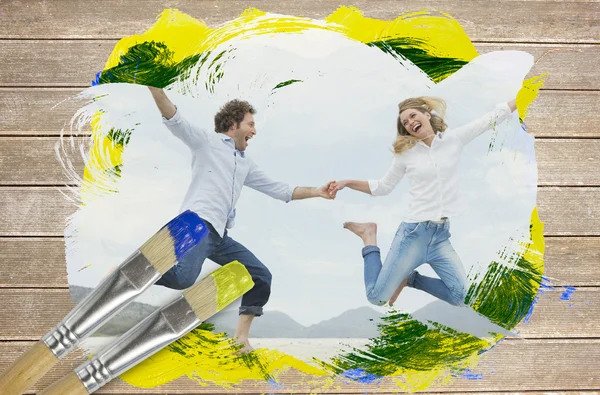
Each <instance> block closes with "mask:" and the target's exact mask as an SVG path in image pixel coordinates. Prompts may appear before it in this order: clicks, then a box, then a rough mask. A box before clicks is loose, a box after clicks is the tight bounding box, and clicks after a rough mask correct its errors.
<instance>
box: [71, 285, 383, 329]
mask: <svg viewBox="0 0 600 395" xmlns="http://www.w3.org/2000/svg"><path fill="white" fill-rule="evenodd" d="M69 289H70V291H71V299H72V300H73V302H75V303H79V302H80V301H81V300H82V299H83V298H84V297H85V296H87V295H88V294H89V293H90V292H91V291H92V288H87V287H79V286H76V285H71V286H69ZM156 309H157V307H155V306H152V305H148V304H144V303H138V302H133V303H132V304H130V305H128V306H127V307H126V308H125V309H123V311H121V312H119V313H118V314H117V315H116V316H115V317H113V318H112V319H111V320H110V321H108V322H107V323H106V324H104V325H103V326H102V327H100V329H98V331H96V332H95V333H94V336H120V335H122V334H123V333H125V332H127V331H128V330H129V329H131V328H133V327H134V326H135V325H136V324H138V323H139V322H140V321H142V320H143V319H144V318H146V317H148V316H149V315H150V314H151V313H152V312H154V311H155V310H156ZM381 317H383V314H381V313H379V312H378V311H376V310H374V309H372V308H370V307H359V308H356V309H352V310H347V311H345V312H343V313H342V314H340V315H339V316H337V317H333V318H330V319H328V320H325V321H321V322H319V323H318V324H314V325H311V326H309V327H305V326H303V325H301V324H300V323H298V322H296V321H295V320H294V319H293V318H291V317H290V316H288V315H287V314H285V313H283V312H281V311H266V312H265V314H264V315H262V316H261V317H258V318H256V319H255V320H254V322H253V323H252V329H251V330H250V336H251V337H253V338H371V337H376V336H378V331H377V323H378V322H379V321H380V319H381ZM207 322H210V323H212V324H213V325H215V331H217V332H225V333H227V334H228V335H230V336H233V335H234V334H235V328H236V326H237V322H238V311H237V309H227V310H225V311H221V312H220V313H218V314H216V315H214V316H213V317H211V318H210V319H208V320H207Z"/></svg>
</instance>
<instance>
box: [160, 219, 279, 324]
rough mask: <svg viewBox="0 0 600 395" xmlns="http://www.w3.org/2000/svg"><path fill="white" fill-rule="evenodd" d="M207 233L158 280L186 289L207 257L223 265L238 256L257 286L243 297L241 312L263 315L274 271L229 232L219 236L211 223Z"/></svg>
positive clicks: (166, 284)
mask: <svg viewBox="0 0 600 395" xmlns="http://www.w3.org/2000/svg"><path fill="white" fill-rule="evenodd" d="M205 222H206V225H207V227H208V229H209V233H208V235H207V236H206V237H205V238H204V240H202V241H201V242H200V243H198V245H196V246H195V247H193V248H192V249H191V250H190V251H189V252H188V253H187V254H186V255H185V256H184V257H183V259H182V260H181V261H180V262H179V263H178V264H177V265H175V266H173V267H172V268H171V269H170V270H169V271H167V272H166V273H165V274H163V276H162V277H161V278H160V280H158V281H157V282H156V285H162V286H165V287H167V288H172V289H186V288H189V287H191V286H192V285H194V283H195V282H196V279H197V278H198V276H199V275H200V271H201V270H202V264H203V263H204V260H205V259H206V258H208V259H210V260H211V261H213V262H215V263H217V264H219V265H221V266H223V265H226V264H228V263H229V262H232V261H235V260H237V261H238V262H240V263H241V264H242V265H244V266H245V267H246V269H248V272H249V273H250V275H251V276H252V280H253V281H254V287H253V288H252V289H251V290H250V291H248V292H246V293H245V294H244V296H243V297H242V305H241V307H240V311H239V313H240V314H246V315H255V316H261V315H262V314H263V306H264V305H265V304H266V303H267V301H268V300H269V296H270V295H271V272H269V269H267V267H266V266H265V265H264V264H263V263H262V262H261V261H259V260H258V258H256V257H255V256H254V254H253V253H251V252H250V251H249V250H248V249H247V248H246V247H244V246H243V245H241V244H240V243H238V242H237V241H235V240H233V239H232V238H231V237H229V236H228V235H227V231H225V234H224V235H223V237H221V236H219V234H218V233H217V231H216V230H215V229H214V227H213V226H212V225H211V224H210V223H208V222H207V221H205Z"/></svg>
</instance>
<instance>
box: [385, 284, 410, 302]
mask: <svg viewBox="0 0 600 395" xmlns="http://www.w3.org/2000/svg"><path fill="white" fill-rule="evenodd" d="M407 285H408V277H406V278H405V279H404V280H402V282H401V283H400V285H399V286H398V288H396V291H394V294H393V295H392V297H391V298H390V301H389V304H390V306H393V305H394V303H396V299H398V296H400V292H402V290H403V289H404V287H406V286H407Z"/></svg>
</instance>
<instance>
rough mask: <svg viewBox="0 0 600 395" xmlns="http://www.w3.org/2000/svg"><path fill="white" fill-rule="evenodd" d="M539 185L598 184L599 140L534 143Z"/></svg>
mask: <svg viewBox="0 0 600 395" xmlns="http://www.w3.org/2000/svg"><path fill="white" fill-rule="evenodd" d="M535 152H536V160H537V165H538V185H540V186H542V185H588V186H592V185H593V186H598V185H600V140H538V141H536V142H535Z"/></svg>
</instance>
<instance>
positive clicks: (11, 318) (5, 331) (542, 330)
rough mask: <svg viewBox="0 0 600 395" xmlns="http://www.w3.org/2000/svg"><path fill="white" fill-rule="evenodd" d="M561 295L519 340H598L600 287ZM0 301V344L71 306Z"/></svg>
mask: <svg viewBox="0 0 600 395" xmlns="http://www.w3.org/2000/svg"><path fill="white" fill-rule="evenodd" d="M13 264H14V263H13ZM563 292H564V289H563V288H562V287H557V288H555V289H550V290H546V291H545V292H543V293H541V294H539V295H538V297H539V302H538V303H536V305H535V309H534V311H533V315H532V316H531V317H530V320H529V322H527V323H522V324H521V325H520V326H519V327H518V329H517V332H518V334H519V337H520V338H522V339H533V338H571V337H573V338H581V337H600V325H599V324H600V318H599V317H600V288H596V287H589V288H588V287H586V288H579V289H577V290H576V291H574V292H573V293H572V294H571V296H570V298H569V300H561V295H562V294H563ZM0 300H2V301H3V306H4V307H3V309H2V310H1V311H0V340H2V341H6V340H36V339H38V338H39V337H41V336H42V335H44V334H45V333H46V332H48V331H49V330H50V329H52V327H53V326H54V325H56V324H57V323H58V322H59V321H60V320H61V319H62V318H63V317H64V316H65V315H66V314H67V313H68V312H69V311H70V310H71V308H72V307H73V305H72V304H71V299H70V295H69V290H68V289H6V288H0ZM586 317H587V318H586Z"/></svg>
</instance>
